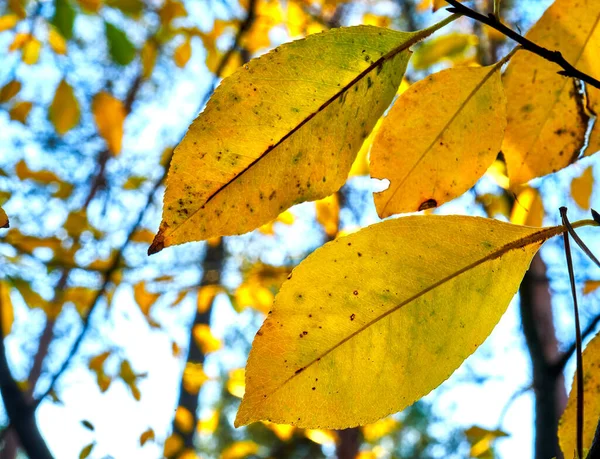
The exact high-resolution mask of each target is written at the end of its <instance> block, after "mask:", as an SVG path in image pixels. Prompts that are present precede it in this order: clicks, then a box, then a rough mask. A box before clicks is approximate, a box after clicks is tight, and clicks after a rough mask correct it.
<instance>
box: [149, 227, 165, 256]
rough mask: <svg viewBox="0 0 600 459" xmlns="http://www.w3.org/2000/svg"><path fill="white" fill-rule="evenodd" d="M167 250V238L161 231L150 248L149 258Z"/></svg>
mask: <svg viewBox="0 0 600 459" xmlns="http://www.w3.org/2000/svg"><path fill="white" fill-rule="evenodd" d="M164 248H165V237H164V235H163V233H162V231H159V232H158V234H157V235H156V236H155V237H154V241H152V244H150V247H148V256H150V255H154V254H155V253H158V252H160V251H161V250H162V249H164Z"/></svg>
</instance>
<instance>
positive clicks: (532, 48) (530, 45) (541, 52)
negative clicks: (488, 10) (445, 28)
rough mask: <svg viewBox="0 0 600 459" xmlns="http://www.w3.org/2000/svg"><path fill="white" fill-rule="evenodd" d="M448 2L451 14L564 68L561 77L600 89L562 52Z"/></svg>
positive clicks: (599, 83) (598, 83) (493, 18)
mask: <svg viewBox="0 0 600 459" xmlns="http://www.w3.org/2000/svg"><path fill="white" fill-rule="evenodd" d="M446 2H448V3H449V4H450V5H452V7H451V8H447V10H448V11H449V12H450V13H456V14H461V15H463V16H466V17H469V18H471V19H474V20H475V21H478V22H481V23H482V24H486V25H488V26H490V27H491V28H492V29H495V30H497V31H498V32H500V33H501V34H503V35H506V36H507V37H508V38H510V39H512V40H514V41H516V42H517V43H519V44H520V45H521V46H523V49H525V50H527V51H529V52H531V53H533V54H537V55H538V56H540V57H541V58H543V59H546V60H547V61H550V62H554V63H555V64H556V65H558V66H559V67H561V68H562V70H561V71H560V72H558V73H559V74H560V75H563V76H566V77H572V78H577V79H578V80H581V81H584V82H586V83H587V84H589V85H590V86H593V87H595V88H598V89H600V81H598V80H597V79H596V78H594V77H592V76H591V75H588V74H587V73H584V72H581V71H580V70H577V69H576V68H575V67H573V66H572V65H571V64H570V63H569V62H568V61H567V60H566V59H565V58H564V57H563V55H562V54H561V52H560V51H556V50H550V49H547V48H544V47H543V46H540V45H538V44H536V43H534V42H532V41H531V40H528V39H527V38H525V37H524V36H522V35H520V34H518V33H517V32H515V31H514V30H512V29H511V28H509V27H507V26H506V25H504V24H503V23H502V22H501V21H500V19H498V18H497V17H496V16H494V15H493V14H488V15H487V16H485V15H483V14H481V13H478V12H477V11H475V10H472V9H471V8H469V7H468V6H465V5H463V4H462V3H460V2H459V1H458V0H446Z"/></svg>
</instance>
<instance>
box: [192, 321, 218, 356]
mask: <svg viewBox="0 0 600 459" xmlns="http://www.w3.org/2000/svg"><path fill="white" fill-rule="evenodd" d="M192 335H193V336H194V342H195V343H196V346H198V348H199V349H200V350H201V351H202V353H203V354H208V353H210V352H215V351H218V350H219V349H221V341H220V340H219V339H218V338H216V337H215V336H214V335H213V334H212V332H211V331H210V326H209V325H207V324H196V325H194V328H193V329H192Z"/></svg>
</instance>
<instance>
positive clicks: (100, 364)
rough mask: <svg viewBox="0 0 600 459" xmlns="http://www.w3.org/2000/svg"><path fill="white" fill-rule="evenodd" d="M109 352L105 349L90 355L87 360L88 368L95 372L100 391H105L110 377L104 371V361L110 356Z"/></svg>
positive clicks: (110, 380)
mask: <svg viewBox="0 0 600 459" xmlns="http://www.w3.org/2000/svg"><path fill="white" fill-rule="evenodd" d="M110 354H111V352H110V351H106V352H103V353H102V354H99V355H96V356H94V357H92V358H91V359H90V360H89V362H88V368H89V369H90V370H91V371H93V372H94V373H95V374H96V382H97V384H98V387H99V388H100V391H101V392H103V393H104V392H106V391H107V390H108V388H109V386H110V383H111V382H112V379H111V378H110V377H109V376H107V374H106V373H105V372H104V362H106V359H108V357H110Z"/></svg>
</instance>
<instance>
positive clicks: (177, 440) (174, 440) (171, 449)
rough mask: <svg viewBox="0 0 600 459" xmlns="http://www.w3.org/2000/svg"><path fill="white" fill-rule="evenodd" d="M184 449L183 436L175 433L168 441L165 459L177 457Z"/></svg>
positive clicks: (165, 445) (164, 451)
mask: <svg viewBox="0 0 600 459" xmlns="http://www.w3.org/2000/svg"><path fill="white" fill-rule="evenodd" d="M183 447H184V443H183V438H181V435H179V434H176V433H173V434H171V435H170V436H169V437H168V438H167V439H166V440H165V444H164V449H163V455H164V456H165V457H168V458H170V457H175V456H176V455H177V454H178V453H179V452H180V451H181V450H182V449H183Z"/></svg>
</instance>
